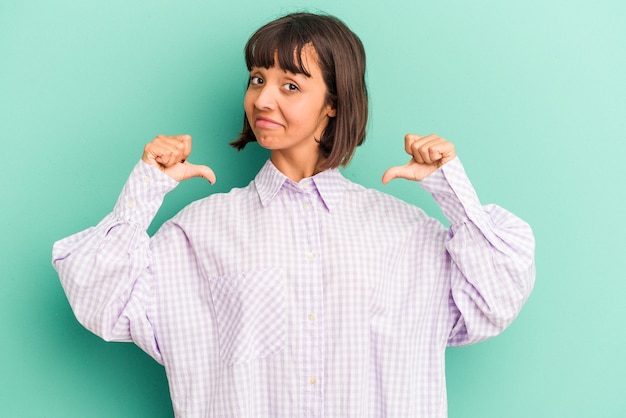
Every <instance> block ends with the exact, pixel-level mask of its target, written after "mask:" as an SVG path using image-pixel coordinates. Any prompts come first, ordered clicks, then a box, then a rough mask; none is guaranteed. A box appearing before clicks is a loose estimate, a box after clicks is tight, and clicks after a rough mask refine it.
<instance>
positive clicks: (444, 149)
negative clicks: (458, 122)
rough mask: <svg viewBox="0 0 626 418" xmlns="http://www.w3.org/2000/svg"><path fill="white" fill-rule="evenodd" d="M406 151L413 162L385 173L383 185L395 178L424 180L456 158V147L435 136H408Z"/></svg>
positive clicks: (405, 141)
mask: <svg viewBox="0 0 626 418" xmlns="http://www.w3.org/2000/svg"><path fill="white" fill-rule="evenodd" d="M404 149H405V151H406V152H407V154H409V155H411V157H412V158H411V161H409V162H408V163H407V164H406V165H404V166H398V167H392V168H390V169H389V170H387V171H385V174H384V175H383V184H387V183H389V182H390V181H391V180H393V179H395V178H403V179H407V180H414V181H421V180H424V179H425V178H426V177H428V176H429V175H430V174H432V173H433V172H434V171H435V170H437V169H438V168H439V167H441V166H442V165H444V164H445V163H447V162H448V161H451V160H453V159H454V158H455V157H456V151H455V150H454V145H453V144H452V143H451V142H448V141H446V140H445V139H443V138H441V137H439V136H437V135H435V134H431V135H428V136H419V135H414V134H407V135H406V136H405V137H404Z"/></svg>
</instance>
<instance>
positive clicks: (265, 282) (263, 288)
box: [209, 268, 286, 366]
mask: <svg viewBox="0 0 626 418" xmlns="http://www.w3.org/2000/svg"><path fill="white" fill-rule="evenodd" d="M209 283H210V287H211V297H212V299H213V305H214V307H215V313H216V316H217V326H218V331H219V339H220V356H221V357H222V360H223V361H224V362H225V363H226V364H227V365H228V366H234V365H237V364H243V363H247V362H250V361H252V360H255V359H261V358H267V357H269V356H271V355H273V354H275V353H277V352H279V351H281V350H282V349H283V348H284V346H285V334H286V313H285V279H284V273H283V271H282V270H280V269H279V268H268V269H263V270H255V271H250V272H245V273H238V274H234V275H229V276H217V277H212V278H210V279H209Z"/></svg>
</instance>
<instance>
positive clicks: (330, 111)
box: [327, 105, 337, 118]
mask: <svg viewBox="0 0 626 418" xmlns="http://www.w3.org/2000/svg"><path fill="white" fill-rule="evenodd" d="M327 115H328V117H329V118H334V117H335V116H337V109H335V108H334V107H332V106H331V105H328V113H327Z"/></svg>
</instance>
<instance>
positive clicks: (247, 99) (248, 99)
mask: <svg viewBox="0 0 626 418" xmlns="http://www.w3.org/2000/svg"><path fill="white" fill-rule="evenodd" d="M243 109H244V110H245V112H246V115H248V117H250V116H251V115H252V110H253V109H254V97H252V94H250V91H249V90H248V91H246V95H245V96H244V97H243Z"/></svg>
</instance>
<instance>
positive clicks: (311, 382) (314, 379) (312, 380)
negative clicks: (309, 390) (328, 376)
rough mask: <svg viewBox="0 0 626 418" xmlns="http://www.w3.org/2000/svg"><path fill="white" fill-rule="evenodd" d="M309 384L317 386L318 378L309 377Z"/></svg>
mask: <svg viewBox="0 0 626 418" xmlns="http://www.w3.org/2000/svg"><path fill="white" fill-rule="evenodd" d="M309 383H310V384H311V386H315V385H317V378H316V377H309Z"/></svg>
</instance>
